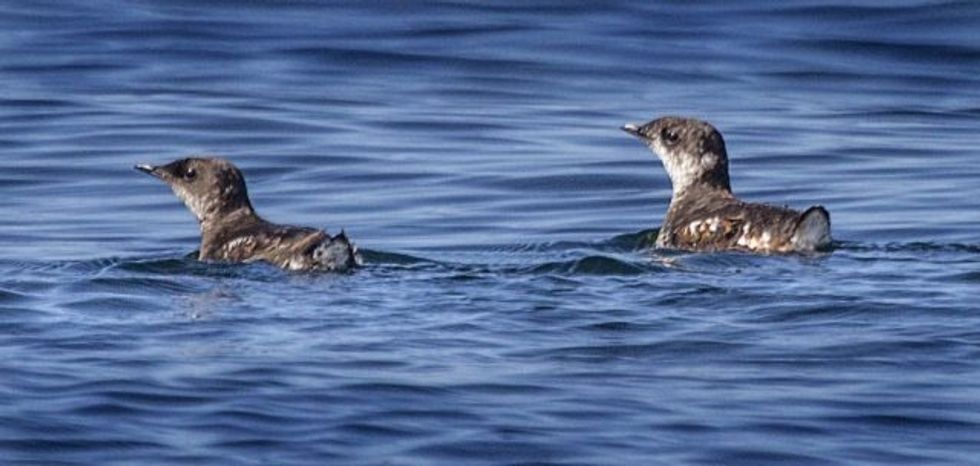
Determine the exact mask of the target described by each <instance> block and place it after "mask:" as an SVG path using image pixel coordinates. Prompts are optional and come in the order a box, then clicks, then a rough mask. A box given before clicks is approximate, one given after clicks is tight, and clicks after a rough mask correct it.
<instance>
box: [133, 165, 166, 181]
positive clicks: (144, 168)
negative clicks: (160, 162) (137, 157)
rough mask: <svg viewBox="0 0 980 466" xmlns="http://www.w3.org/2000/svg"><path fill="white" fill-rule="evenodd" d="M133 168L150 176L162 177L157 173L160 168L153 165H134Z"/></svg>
mask: <svg viewBox="0 0 980 466" xmlns="http://www.w3.org/2000/svg"><path fill="white" fill-rule="evenodd" d="M133 168H135V169H136V170H138V171H141V172H143V173H146V174H148V175H153V176H155V177H157V178H159V177H160V172H158V171H157V168H159V167H154V166H153V165H149V164H145V163H139V164H136V165H133Z"/></svg>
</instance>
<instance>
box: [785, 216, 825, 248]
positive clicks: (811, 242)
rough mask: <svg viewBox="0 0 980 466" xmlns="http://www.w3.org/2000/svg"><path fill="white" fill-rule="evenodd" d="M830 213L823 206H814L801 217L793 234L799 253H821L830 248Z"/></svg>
mask: <svg viewBox="0 0 980 466" xmlns="http://www.w3.org/2000/svg"><path fill="white" fill-rule="evenodd" d="M830 243H831V238H830V213H829V212H827V209H824V208H823V206H813V207H810V208H809V209H807V210H806V212H803V214H802V215H800V219H799V220H798V221H797V223H796V231H795V232H794V233H793V244H794V245H795V246H796V250H798V251H821V250H826V249H828V248H829V247H830Z"/></svg>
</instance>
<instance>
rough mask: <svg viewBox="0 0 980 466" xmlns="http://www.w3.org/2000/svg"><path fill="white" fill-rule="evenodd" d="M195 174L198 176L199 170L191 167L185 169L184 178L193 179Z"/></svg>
mask: <svg viewBox="0 0 980 466" xmlns="http://www.w3.org/2000/svg"><path fill="white" fill-rule="evenodd" d="M195 176H197V170H194V169H193V168H190V167H188V168H187V169H186V170H184V179H187V180H193V179H194V177H195Z"/></svg>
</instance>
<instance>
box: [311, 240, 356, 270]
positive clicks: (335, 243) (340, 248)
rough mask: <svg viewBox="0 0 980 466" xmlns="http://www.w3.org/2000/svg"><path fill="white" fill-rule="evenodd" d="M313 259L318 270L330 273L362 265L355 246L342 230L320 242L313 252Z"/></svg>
mask: <svg viewBox="0 0 980 466" xmlns="http://www.w3.org/2000/svg"><path fill="white" fill-rule="evenodd" d="M313 257H314V258H316V261H317V263H318V268H319V269H321V270H327V271H331V272H345V271H348V270H351V269H353V268H354V267H357V266H360V265H362V264H363V263H364V260H363V259H362V258H361V254H360V252H358V250H357V245H355V244H354V243H352V242H351V241H350V239H348V238H347V233H345V232H344V231H343V230H341V231H340V233H338V234H337V235H334V236H331V237H329V238H327V239H326V240H324V241H321V242H320V244H319V245H317V247H316V249H314V250H313Z"/></svg>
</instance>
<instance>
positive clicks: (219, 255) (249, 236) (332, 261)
mask: <svg viewBox="0 0 980 466" xmlns="http://www.w3.org/2000/svg"><path fill="white" fill-rule="evenodd" d="M135 168H136V169H137V170H140V171H142V172H145V173H149V174H150V175H153V176H155V177H157V178H160V179H161V180H163V181H164V182H166V183H167V184H168V185H169V186H170V187H171V188H172V189H173V191H174V193H175V194H176V195H177V197H179V198H180V199H181V200H182V201H184V204H185V205H187V208H188V209H190V211H191V212H192V213H193V214H194V216H195V217H196V218H197V220H198V222H200V226H201V249H200V252H199V255H198V259H199V260H202V261H223V262H254V261H265V262H269V263H272V264H275V265H277V266H279V267H282V268H284V269H289V270H327V271H344V270H348V269H351V268H353V267H355V266H357V265H359V264H360V263H361V257H360V255H359V254H358V252H357V247H356V246H354V244H353V243H351V242H350V241H349V240H348V239H347V236H346V235H345V234H344V233H343V232H341V233H340V234H338V235H336V236H330V235H329V234H327V233H326V232H325V231H323V230H318V229H315V228H307V227H297V226H290V225H277V224H274V223H271V222H268V221H266V220H264V219H263V218H261V217H259V216H258V214H256V213H255V209H254V208H252V203H251V201H249V199H248V191H247V189H246V187H245V178H244V177H243V176H242V173H241V171H239V170H238V168H237V167H235V166H234V165H233V164H232V163H231V162H228V161H227V160H223V159H216V158H204V159H202V158H188V159H182V160H177V161H174V162H171V163H169V164H167V165H162V166H157V167H154V166H150V165H137V166H136V167H135Z"/></svg>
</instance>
